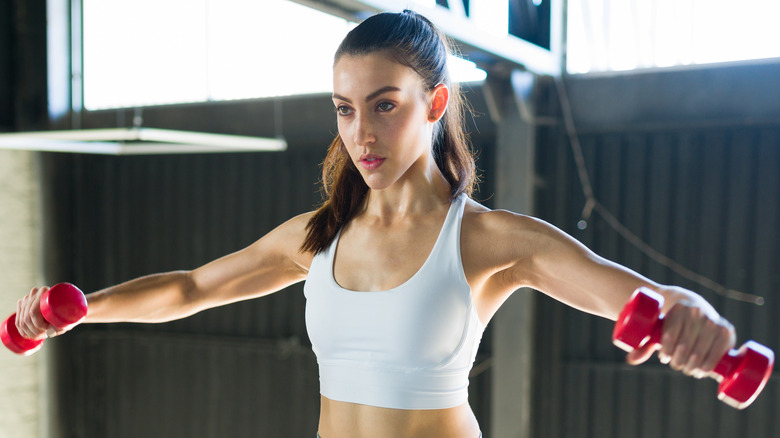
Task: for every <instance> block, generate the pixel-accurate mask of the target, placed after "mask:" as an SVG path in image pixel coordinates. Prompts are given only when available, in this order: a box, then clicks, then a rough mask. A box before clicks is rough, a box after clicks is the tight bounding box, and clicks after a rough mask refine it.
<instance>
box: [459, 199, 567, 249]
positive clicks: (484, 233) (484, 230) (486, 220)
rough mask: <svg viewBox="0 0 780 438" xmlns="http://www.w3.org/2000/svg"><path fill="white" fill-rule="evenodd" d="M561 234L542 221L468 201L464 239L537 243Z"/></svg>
mask: <svg viewBox="0 0 780 438" xmlns="http://www.w3.org/2000/svg"><path fill="white" fill-rule="evenodd" d="M560 233H562V232H561V231H560V230H558V229H557V228H555V227H554V226H552V225H550V224H549V223H547V222H545V221H543V220H541V219H538V218H535V217H533V216H528V215H524V214H520V213H514V212H511V211H508V210H491V209H489V208H487V207H485V206H484V205H482V204H480V203H478V202H476V201H474V200H471V199H469V200H468V201H467V204H466V207H465V209H464V212H463V234H464V237H473V238H482V239H486V240H498V241H505V240H506V239H507V238H522V239H531V240H533V241H535V240H538V239H544V238H545V237H552V236H556V235H559V234H560ZM525 243H528V242H525Z"/></svg>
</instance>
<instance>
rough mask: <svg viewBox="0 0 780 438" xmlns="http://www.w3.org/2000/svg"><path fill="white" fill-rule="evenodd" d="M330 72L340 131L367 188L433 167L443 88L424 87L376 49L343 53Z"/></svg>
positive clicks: (410, 72)
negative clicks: (434, 132)
mask: <svg viewBox="0 0 780 438" xmlns="http://www.w3.org/2000/svg"><path fill="white" fill-rule="evenodd" d="M333 73H334V74H333V104H334V106H335V107H336V115H337V119H338V129H339V134H340V135H341V139H342V141H343V142H344V145H345V146H346V149H347V152H348V153H349V156H350V158H351V159H352V162H353V163H354V164H355V166H356V167H357V168H358V170H359V171H360V174H361V175H362V176H363V179H364V181H365V182H366V184H367V185H368V186H369V187H370V188H371V189H374V190H381V189H384V188H387V187H390V186H391V185H393V184H394V183H396V182H398V181H400V180H403V179H404V178H407V177H409V175H411V174H412V173H414V172H416V171H421V172H425V171H426V170H427V168H428V166H431V165H433V166H435V165H436V164H435V162H434V161H433V156H432V153H431V145H432V135H433V126H434V124H435V122H436V121H437V120H438V118H439V117H441V114H443V112H444V108H446V100H447V90H446V87H444V86H439V87H437V88H435V89H434V90H433V91H426V90H425V88H424V84H423V81H422V78H421V77H420V76H419V75H418V74H417V73H416V72H415V71H414V70H412V69H411V68H409V67H406V66H405V65H402V64H399V63H397V62H395V61H393V60H392V59H391V58H390V57H388V56H387V55H386V54H383V53H381V52H380V53H372V54H367V55H360V56H347V55H344V56H342V57H341V58H339V59H338V61H336V63H335V65H334V67H333ZM442 89H443V91H442ZM437 96H438V97H437ZM442 96H443V100H442ZM439 107H441V109H439Z"/></svg>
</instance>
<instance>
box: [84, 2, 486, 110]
mask: <svg viewBox="0 0 780 438" xmlns="http://www.w3.org/2000/svg"><path fill="white" fill-rule="evenodd" d="M83 2H84V3H83V4H84V106H85V108H87V109H89V110H97V109H107V108H121V107H137V106H145V105H160V104H171V103H185V102H203V101H208V100H229V99H248V98H260V97H271V96H284V95H292V94H312V93H330V92H331V91H332V87H333V84H332V82H333V77H332V64H333V53H334V52H335V51H336V48H337V47H338V44H339V43H340V42H341V40H342V39H343V38H344V36H345V35H346V34H347V32H349V30H350V29H352V28H353V27H354V26H355V24H354V23H350V22H348V21H346V20H343V19H341V18H338V17H334V16H332V15H328V14H325V13H322V12H320V11H317V10H314V9H311V8H308V7H305V6H302V5H300V4H298V3H295V2H291V1H288V0H262V1H258V0H201V1H197V2H193V1H190V0H134V1H132V2H130V1H127V0H83ZM452 71H453V79H456V80H458V81H468V82H473V81H481V80H484V77H485V72H484V71H482V70H479V69H478V68H476V66H475V65H474V64H473V63H470V62H468V61H465V60H461V59H459V58H458V59H454V60H453V62H452Z"/></svg>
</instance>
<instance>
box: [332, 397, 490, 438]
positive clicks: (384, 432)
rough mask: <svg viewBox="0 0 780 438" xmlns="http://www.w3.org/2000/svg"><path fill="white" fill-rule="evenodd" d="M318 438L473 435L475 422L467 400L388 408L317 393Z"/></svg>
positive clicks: (463, 437) (476, 429)
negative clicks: (419, 407) (451, 404)
mask: <svg viewBox="0 0 780 438" xmlns="http://www.w3.org/2000/svg"><path fill="white" fill-rule="evenodd" d="M321 403H322V404H321V407H320V425H319V434H320V436H321V437H322V438H368V437H371V438H402V437H403V438H431V437H442V438H444V437H446V438H477V437H478V436H479V433H480V432H479V424H478V423H477V419H476V418H475V417H474V413H473V412H472V411H471V407H470V406H469V404H468V403H463V404H462V405H460V406H456V407H454V408H447V409H422V410H407V409H389V408H380V407H376V406H368V405H362V404H356V403H348V402H341V401H335V400H330V399H329V398H327V397H324V396H321Z"/></svg>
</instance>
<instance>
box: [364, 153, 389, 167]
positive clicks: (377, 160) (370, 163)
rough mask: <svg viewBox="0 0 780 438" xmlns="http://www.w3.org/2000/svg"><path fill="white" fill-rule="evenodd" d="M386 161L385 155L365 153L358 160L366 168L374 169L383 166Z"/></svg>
mask: <svg viewBox="0 0 780 438" xmlns="http://www.w3.org/2000/svg"><path fill="white" fill-rule="evenodd" d="M384 161H385V159H384V158H383V157H380V156H378V155H373V154H363V155H361V156H360V159H359V160H358V162H359V163H360V166H361V167H363V168H364V169H366V170H374V169H376V168H378V167H379V166H381V165H382V163H384Z"/></svg>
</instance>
